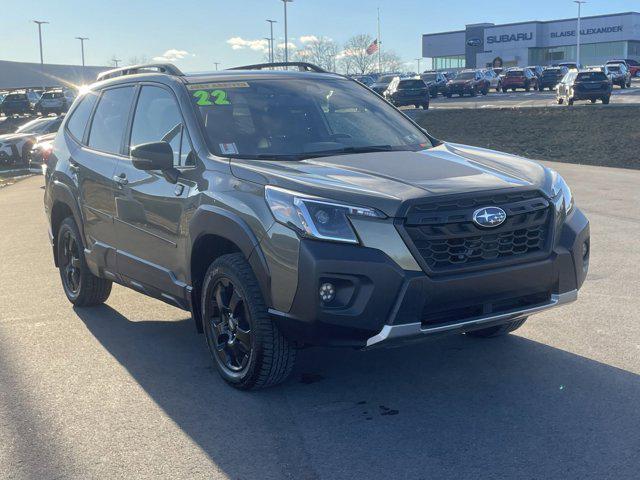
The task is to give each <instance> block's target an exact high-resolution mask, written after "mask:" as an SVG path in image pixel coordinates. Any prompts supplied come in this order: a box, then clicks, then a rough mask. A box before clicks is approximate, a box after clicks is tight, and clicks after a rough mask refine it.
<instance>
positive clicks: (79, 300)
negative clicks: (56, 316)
mask: <svg viewBox="0 0 640 480" xmlns="http://www.w3.org/2000/svg"><path fill="white" fill-rule="evenodd" d="M57 247H58V270H59V271H60V279H61V280H62V288H63V289H64V293H65V295H66V296H67V298H68V299H69V301H70V302H71V303H73V304H74V305H75V306H76V307H92V306H95V305H100V304H101V303H104V302H105V301H106V300H107V298H109V294H110V293H111V286H112V282H111V281H109V280H105V279H104V278H99V277H96V276H95V275H94V274H93V273H91V270H89V267H88V266H87V262H86V260H85V258H84V246H83V244H82V237H81V236H80V231H79V230H78V226H77V225H76V222H75V221H74V220H73V218H71V217H67V218H66V219H64V220H63V222H62V224H61V225H60V229H59V230H58V238H57Z"/></svg>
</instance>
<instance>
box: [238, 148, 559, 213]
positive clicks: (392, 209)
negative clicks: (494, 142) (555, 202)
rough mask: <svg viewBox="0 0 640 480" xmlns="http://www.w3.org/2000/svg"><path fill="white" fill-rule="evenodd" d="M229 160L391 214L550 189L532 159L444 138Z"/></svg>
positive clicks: (243, 174) (248, 176) (265, 180)
mask: <svg viewBox="0 0 640 480" xmlns="http://www.w3.org/2000/svg"><path fill="white" fill-rule="evenodd" d="M230 162H231V163H230V165H231V171H232V173H233V174H234V175H235V176H237V177H239V178H241V179H244V180H248V181H252V182H256V183H260V184H263V185H267V184H269V185H277V186H280V187H282V188H287V189H290V190H295V191H298V192H301V193H305V194H308V195H316V196H321V197H325V198H330V199H333V200H338V201H342V202H348V203H353V204H356V205H363V206H369V207H374V208H377V209H379V210H381V211H382V212H384V213H385V214H386V215H388V216H391V217H395V216H398V212H399V210H400V207H401V206H402V204H403V202H405V201H407V200H412V199H418V198H426V197H430V196H441V195H448V194H454V193H467V192H475V191H478V192H480V191H487V190H496V189H505V188H528V187H532V188H540V189H543V190H545V191H548V185H547V184H548V182H549V179H548V177H549V174H548V171H547V169H545V168H544V167H543V166H541V165H539V164H538V163H536V162H533V161H531V160H527V159H524V158H520V157H517V156H514V155H509V154H506V153H500V152H496V151H492V150H486V149H482V148H476V147H470V146H466V145H458V144H447V143H445V144H442V145H440V146H438V147H435V148H432V149H429V150H423V151H420V152H376V153H363V154H353V155H335V156H331V157H324V158H316V159H309V160H301V161H263V160H241V159H232V160H231V161H230Z"/></svg>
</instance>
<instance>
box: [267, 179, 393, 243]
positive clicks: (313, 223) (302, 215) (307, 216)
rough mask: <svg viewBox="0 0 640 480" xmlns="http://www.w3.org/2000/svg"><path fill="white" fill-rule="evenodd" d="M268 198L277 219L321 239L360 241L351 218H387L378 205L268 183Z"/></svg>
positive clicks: (302, 232)
mask: <svg viewBox="0 0 640 480" xmlns="http://www.w3.org/2000/svg"><path fill="white" fill-rule="evenodd" d="M265 200H266V201H267V204H268V205H269V208H270V209H271V212H272V213H273V216H274V217H275V219H276V220H277V221H278V222H280V223H282V224H283V225H286V226H288V227H290V228H293V229H294V230H296V231H297V232H298V233H299V234H301V235H303V236H306V237H310V238H316V239H320V240H332V241H335V242H346V243H358V237H357V236H356V233H355V231H354V230H353V227H352V226H351V222H350V221H349V217H352V216H355V217H371V218H385V215H384V214H383V213H382V212H379V211H378V210H376V209H374V208H369V207H360V206H354V205H347V204H343V203H338V202H334V201H332V200H327V199H323V198H318V197H312V196H308V195H304V194H301V193H297V192H292V191H290V190H285V189H282V188H278V187H274V186H270V185H268V186H267V187H265Z"/></svg>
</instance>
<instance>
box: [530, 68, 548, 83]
mask: <svg viewBox="0 0 640 480" xmlns="http://www.w3.org/2000/svg"><path fill="white" fill-rule="evenodd" d="M526 68H528V69H529V70H531V72H532V73H533V74H534V75H535V76H536V78H537V79H538V82H539V81H540V77H541V76H542V72H543V71H544V67H542V66H540V65H532V66H529V67H526Z"/></svg>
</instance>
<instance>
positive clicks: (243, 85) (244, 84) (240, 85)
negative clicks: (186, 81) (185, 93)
mask: <svg viewBox="0 0 640 480" xmlns="http://www.w3.org/2000/svg"><path fill="white" fill-rule="evenodd" d="M187 88H188V89H189V90H215V89H218V88H224V89H229V88H249V84H248V83H247V82H216V83H194V84H191V85H187Z"/></svg>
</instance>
